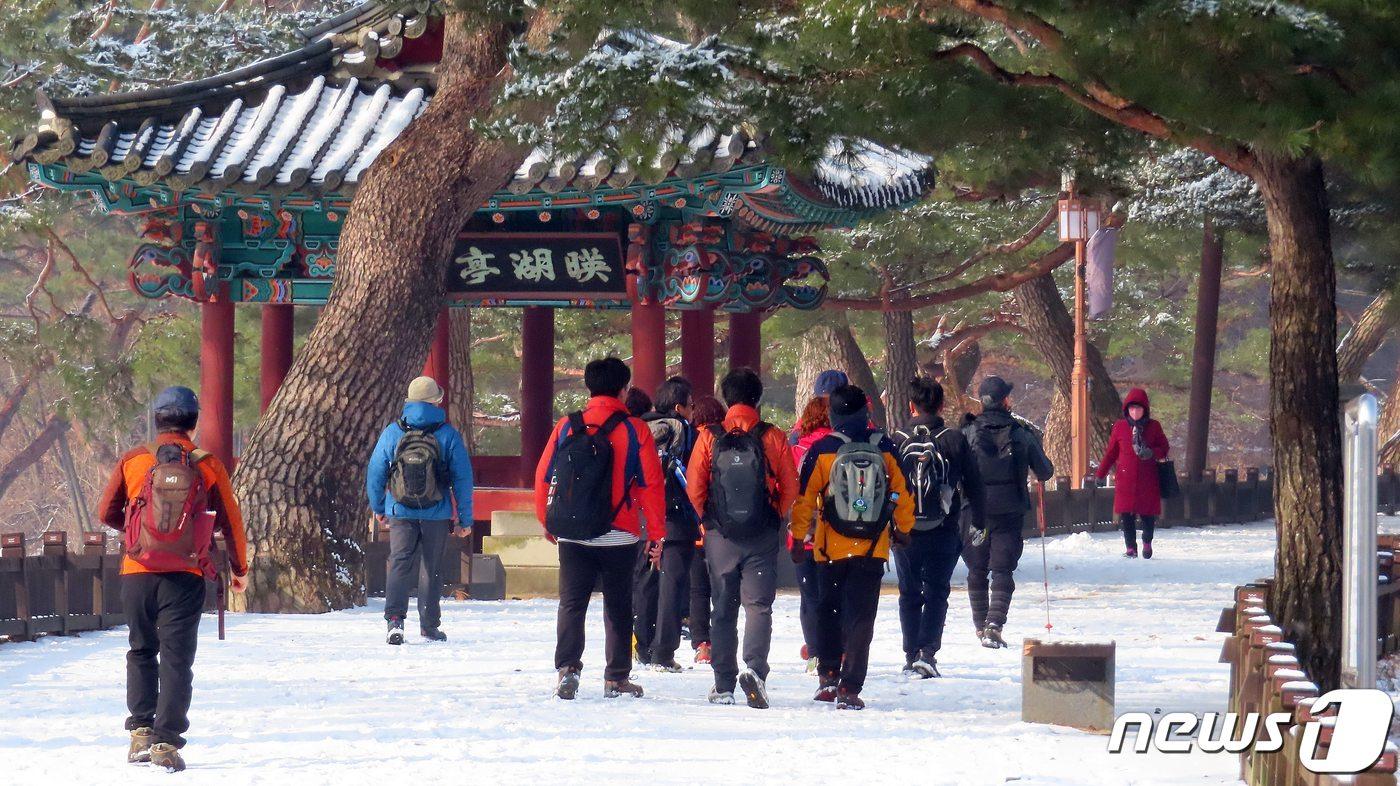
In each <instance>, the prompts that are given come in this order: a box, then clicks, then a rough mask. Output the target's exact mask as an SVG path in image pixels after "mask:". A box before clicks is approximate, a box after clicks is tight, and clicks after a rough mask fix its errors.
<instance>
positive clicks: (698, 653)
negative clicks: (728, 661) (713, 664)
mask: <svg viewBox="0 0 1400 786" xmlns="http://www.w3.org/2000/svg"><path fill="white" fill-rule="evenodd" d="M709 662H710V642H708V641H702V642H700V644H699V645H697V646H696V647H695V665H697V666H704V665H707V664H709Z"/></svg>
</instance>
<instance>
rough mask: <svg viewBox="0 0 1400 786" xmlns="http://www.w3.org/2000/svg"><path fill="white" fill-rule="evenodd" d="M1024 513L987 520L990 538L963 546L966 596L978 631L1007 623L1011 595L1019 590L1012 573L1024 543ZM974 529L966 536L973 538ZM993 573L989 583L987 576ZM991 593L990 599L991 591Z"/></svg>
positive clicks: (1019, 558)
mask: <svg viewBox="0 0 1400 786" xmlns="http://www.w3.org/2000/svg"><path fill="white" fill-rule="evenodd" d="M1024 521H1025V514H1024V513H1004V514H1000V515H996V516H988V517H987V538H986V540H984V541H983V542H982V544H981V545H978V546H974V545H972V543H971V542H970V540H969V542H966V543H964V544H963V562H965V563H967V597H968V600H969V601H970V603H971V605H972V624H973V625H976V626H977V629H978V630H981V629H983V628H985V627H986V626H987V625H997V626H1002V625H1005V624H1006V614H1007V611H1008V610H1010V608H1011V595H1012V593H1014V592H1015V591H1016V581H1015V579H1013V578H1012V573H1013V572H1014V571H1015V570H1016V563H1018V562H1020V561H1021V551H1022V550H1023V549H1024V548H1025V541H1023V540H1022V539H1021V527H1022V524H1023V523H1024ZM972 532H973V531H972V530H968V532H967V533H966V534H967V535H968V537H969V539H970V536H971V534H972ZM989 573H990V574H991V577H990V581H989V580H988V574H989ZM989 589H990V591H991V594H990V597H989V596H988V590H989Z"/></svg>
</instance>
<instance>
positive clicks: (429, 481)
mask: <svg viewBox="0 0 1400 786" xmlns="http://www.w3.org/2000/svg"><path fill="white" fill-rule="evenodd" d="M441 425H442V424H441V423H435V424H433V425H430V426H425V427H423V428H414V427H412V426H410V425H408V421H406V420H400V421H399V428H401V429H403V432H404V434H403V436H402V437H401V438H399V444H398V446H397V447H395V448H394V462H393V463H392V464H390V465H389V493H390V494H393V495H394V500H395V501H396V502H398V503H399V504H400V505H403V506H404V507H406V508H409V509H411V510H427V509H428V508H432V507H436V506H437V504H438V503H439V502H442V500H443V497H444V496H445V493H444V492H445V488H446V486H447V480H446V477H445V474H446V473H445V472H444V466H443V461H442V446H441V445H439V444H438V440H437V437H436V436H435V435H434V434H433V432H435V431H437V430H438V427H439V426H441Z"/></svg>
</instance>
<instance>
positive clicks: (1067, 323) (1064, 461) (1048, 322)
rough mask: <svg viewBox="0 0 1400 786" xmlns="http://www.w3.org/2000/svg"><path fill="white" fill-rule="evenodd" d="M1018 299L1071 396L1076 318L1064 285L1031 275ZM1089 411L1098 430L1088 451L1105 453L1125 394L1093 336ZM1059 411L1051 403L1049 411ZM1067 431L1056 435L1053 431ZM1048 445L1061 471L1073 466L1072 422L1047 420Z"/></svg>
mask: <svg viewBox="0 0 1400 786" xmlns="http://www.w3.org/2000/svg"><path fill="white" fill-rule="evenodd" d="M1016 304H1017V305H1018V306H1020V308H1021V317H1022V319H1023V320H1024V321H1025V327H1026V330H1027V332H1028V334H1029V336H1030V340H1031V343H1032V344H1034V345H1035V348H1036V351H1037V352H1038V353H1039V354H1040V357H1041V359H1043V360H1044V361H1045V362H1046V363H1047V364H1049V366H1050V373H1051V375H1052V376H1053V377H1054V380H1055V388H1056V390H1057V392H1059V393H1061V394H1063V395H1064V396H1065V400H1066V401H1068V400H1069V390H1070V376H1071V374H1072V372H1073V370H1074V320H1073V319H1072V318H1071V317H1070V314H1069V309H1068V308H1066V307H1065V301H1064V299H1063V298H1061V297H1060V290H1059V289H1057V288H1056V287H1055V279H1054V278H1052V277H1050V276H1049V275H1044V276H1041V277H1039V278H1036V279H1032V280H1031V281H1028V282H1026V283H1024V284H1022V285H1021V286H1019V287H1017V288H1016ZM1088 362H1089V414H1090V420H1091V422H1092V424H1093V430H1092V433H1091V434H1090V439H1089V457H1090V459H1091V460H1097V459H1098V457H1099V456H1101V455H1103V450H1104V446H1105V445H1106V444H1107V442H1108V433H1109V431H1111V430H1112V429H1113V424H1114V422H1116V421H1117V420H1118V419H1119V418H1120V417H1122V416H1123V400H1122V399H1121V398H1119V396H1118V389H1117V388H1116V387H1115V386H1114V384H1113V379H1112V378H1111V377H1109V375H1108V369H1107V368H1105V367H1104V364H1103V356H1102V355H1100V354H1099V349H1098V347H1096V346H1094V342H1093V341H1090V342H1089V357H1088ZM1055 414H1056V410H1055V409H1054V407H1051V410H1050V415H1051V418H1052V419H1053V418H1054V416H1055ZM1062 417H1064V418H1068V417H1069V407H1068V406H1066V407H1065V408H1064V409H1063V411H1062ZM1061 433H1063V434H1064V435H1065V437H1064V438H1061V439H1052V438H1051V437H1050V435H1051V434H1061ZM1045 434H1046V439H1045V451H1046V453H1047V454H1049V456H1050V460H1051V461H1052V462H1054V464H1055V468H1056V470H1057V471H1059V472H1062V473H1063V472H1068V471H1069V457H1070V456H1069V453H1070V443H1069V439H1068V434H1069V426H1068V424H1065V425H1064V426H1063V427H1061V426H1060V425H1058V424H1052V423H1051V422H1049V421H1047V422H1046V424H1045Z"/></svg>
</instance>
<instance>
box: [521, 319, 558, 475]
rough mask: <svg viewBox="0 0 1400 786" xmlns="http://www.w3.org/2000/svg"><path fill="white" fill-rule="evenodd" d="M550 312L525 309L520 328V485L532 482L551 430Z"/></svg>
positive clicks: (551, 326)
mask: <svg viewBox="0 0 1400 786" xmlns="http://www.w3.org/2000/svg"><path fill="white" fill-rule="evenodd" d="M553 405H554V309H552V308H549V307H546V306H527V307H526V308H525V314H524V316H523V318H522V319H521V325H520V482H521V484H522V485H524V486H529V485H532V484H533V483H534V480H535V465H536V464H538V463H539V461H540V454H542V453H543V452H544V445H545V443H546V442H548V441H549V432H550V431H551V430H553V428H554V410H553Z"/></svg>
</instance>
